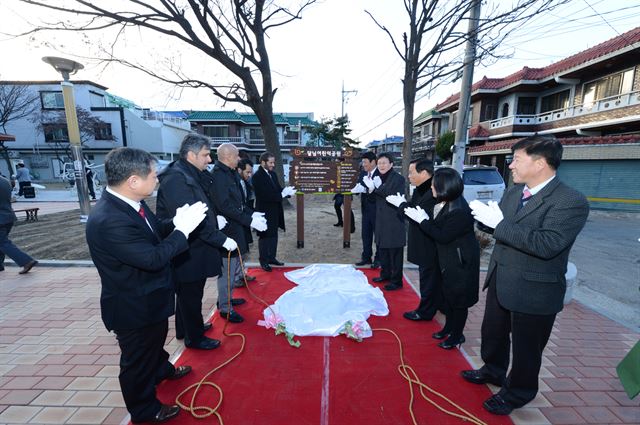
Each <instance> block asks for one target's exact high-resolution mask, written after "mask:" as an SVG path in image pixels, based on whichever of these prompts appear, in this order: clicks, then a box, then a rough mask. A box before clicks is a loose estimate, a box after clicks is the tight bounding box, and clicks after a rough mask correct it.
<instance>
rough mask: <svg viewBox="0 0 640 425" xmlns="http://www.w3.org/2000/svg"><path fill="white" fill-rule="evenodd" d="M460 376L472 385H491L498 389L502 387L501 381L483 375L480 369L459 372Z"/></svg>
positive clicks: (486, 374) (485, 374)
mask: <svg viewBox="0 0 640 425" xmlns="http://www.w3.org/2000/svg"><path fill="white" fill-rule="evenodd" d="M460 375H462V377H463V378H464V379H465V380H466V381H469V382H471V383H473V384H493V385H496V386H498V387H501V386H502V381H503V379H500V378H496V377H495V376H491V375H489V374H488V373H485V372H484V371H483V370H482V369H478V370H463V371H462V372H460Z"/></svg>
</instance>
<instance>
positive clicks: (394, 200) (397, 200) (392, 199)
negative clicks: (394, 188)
mask: <svg viewBox="0 0 640 425" xmlns="http://www.w3.org/2000/svg"><path fill="white" fill-rule="evenodd" d="M385 199H386V200H387V202H388V203H390V204H391V205H393V206H394V207H396V208H397V207H399V206H400V205H402V204H404V203H405V202H407V198H405V197H404V195H400V192H398V193H396V194H395V195H389V196H387V197H386V198H385Z"/></svg>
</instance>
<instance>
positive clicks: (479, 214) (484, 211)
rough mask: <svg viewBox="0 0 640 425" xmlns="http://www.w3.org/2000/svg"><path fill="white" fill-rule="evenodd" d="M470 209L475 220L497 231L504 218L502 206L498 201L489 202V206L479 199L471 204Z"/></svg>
mask: <svg viewBox="0 0 640 425" xmlns="http://www.w3.org/2000/svg"><path fill="white" fill-rule="evenodd" d="M469 207H471V214H473V218H475V219H476V220H478V221H479V222H480V223H482V224H484V225H485V226H487V227H490V228H492V229H495V228H496V226H497V225H498V224H499V223H500V222H501V221H502V219H503V218H504V215H503V214H502V211H501V210H500V206H499V205H498V203H497V202H496V201H489V204H488V205H485V204H483V203H482V202H480V201H478V200H477V199H474V200H473V201H471V202H469Z"/></svg>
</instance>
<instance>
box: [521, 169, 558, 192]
mask: <svg viewBox="0 0 640 425" xmlns="http://www.w3.org/2000/svg"><path fill="white" fill-rule="evenodd" d="M554 178H556V175H555V174H554V175H553V176H551V178H550V179H548V180H545V181H543V182H542V183H540V184H539V185H537V186H535V187H527V185H525V186H524V189H528V190H529V193H531V196H533V195H535V194H536V193H538V192H540V191H541V190H542V189H544V187H545V186H546V185H548V184H549V183H550V182H551V180H553V179H554ZM524 189H523V190H522V191H523V192H524Z"/></svg>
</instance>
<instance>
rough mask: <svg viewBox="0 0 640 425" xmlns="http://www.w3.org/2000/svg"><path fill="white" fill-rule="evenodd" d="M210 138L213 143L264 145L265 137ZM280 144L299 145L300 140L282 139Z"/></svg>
mask: <svg viewBox="0 0 640 425" xmlns="http://www.w3.org/2000/svg"><path fill="white" fill-rule="evenodd" d="M210 139H211V144H213V145H221V144H222V143H233V144H234V145H238V144H247V145H253V146H264V139H248V138H245V137H210ZM280 144H281V145H286V146H297V145H298V140H297V139H296V140H292V139H280Z"/></svg>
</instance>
